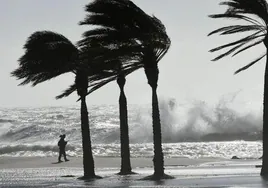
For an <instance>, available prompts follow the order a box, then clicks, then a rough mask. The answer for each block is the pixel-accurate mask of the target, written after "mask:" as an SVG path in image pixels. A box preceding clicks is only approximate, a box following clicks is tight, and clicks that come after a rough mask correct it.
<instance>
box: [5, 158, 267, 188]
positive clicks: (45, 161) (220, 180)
mask: <svg viewBox="0 0 268 188" xmlns="http://www.w3.org/2000/svg"><path fill="white" fill-rule="evenodd" d="M56 162H57V158H56V157H1V158H0V180H1V181H0V187H237V188H238V187H266V186H268V183H267V182H266V181H265V180H263V179H262V178H261V177H260V176H259V172H260V168H256V165H260V164H261V160H253V159H252V160H224V159H219V158H202V159H188V158H167V159H165V169H166V173H167V174H169V175H172V176H174V177H175V179H173V180H165V181H158V182H155V181H144V180H141V179H142V178H143V177H145V176H147V175H151V174H152V173H153V168H152V160H151V158H132V159H131V162H132V167H133V171H134V172H137V173H138V174H136V175H131V176H118V175H116V173H117V172H119V167H120V158H112V157H98V158H95V166H96V174H98V175H100V176H102V177H103V179H100V180H96V181H90V182H87V181H82V180H78V179H77V178H78V177H80V176H82V175H83V168H82V158H76V157H72V158H70V161H69V162H63V163H56Z"/></svg>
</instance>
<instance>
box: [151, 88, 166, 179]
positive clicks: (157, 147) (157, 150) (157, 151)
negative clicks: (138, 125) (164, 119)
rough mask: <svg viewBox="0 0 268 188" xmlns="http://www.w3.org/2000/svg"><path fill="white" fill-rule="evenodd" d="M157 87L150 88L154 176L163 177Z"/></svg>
mask: <svg viewBox="0 0 268 188" xmlns="http://www.w3.org/2000/svg"><path fill="white" fill-rule="evenodd" d="M156 89H157V87H152V93H153V96H152V107H153V111H152V116H153V141H154V159H153V163H154V176H155V177H159V178H161V177H163V176H164V155H163V150H162V135H161V122H160V112H159V106H158V97H157V93H156Z"/></svg>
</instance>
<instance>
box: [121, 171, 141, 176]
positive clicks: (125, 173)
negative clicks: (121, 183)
mask: <svg viewBox="0 0 268 188" xmlns="http://www.w3.org/2000/svg"><path fill="white" fill-rule="evenodd" d="M134 174H138V173H136V172H132V171H128V172H122V171H120V172H118V173H117V175H134Z"/></svg>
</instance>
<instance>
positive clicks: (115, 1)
mask: <svg viewBox="0 0 268 188" xmlns="http://www.w3.org/2000/svg"><path fill="white" fill-rule="evenodd" d="M86 11H87V12H88V13H89V14H88V15H87V16H86V18H85V19H84V21H83V22H81V23H80V24H81V25H95V26H97V27H96V28H95V29H91V30H89V31H87V32H85V33H84V35H83V40H81V41H79V46H80V47H82V48H85V47H87V46H88V45H89V44H91V43H94V42H98V43H101V44H102V45H105V46H109V47H112V48H115V51H116V53H117V55H118V56H122V55H123V56H127V57H132V55H129V53H133V52H134V53H135V55H134V57H135V58H136V59H135V58H134V59H135V60H136V61H135V60H134V62H136V64H135V65H142V66H143V67H144V68H145V73H146V76H147V79H148V83H149V85H150V86H151V87H152V90H153V98H152V100H153V102H152V103H153V130H154V152H155V156H154V170H155V173H154V175H153V176H152V177H150V178H153V179H161V178H168V177H169V176H166V175H165V174H164V160H163V152H162V145H161V124H160V116H159V107H158V99H157V93H156V89H157V81H158V73H159V70H158V66H157V64H158V62H159V61H160V60H161V58H162V57H163V56H164V55H165V53H166V52H167V50H168V48H169V46H170V39H169V38H168V36H167V34H166V31H165V27H164V25H163V24H162V23H161V21H160V20H158V19H157V18H156V17H151V16H149V15H147V14H146V13H145V12H144V11H142V10H141V9H140V8H139V7H137V6H136V5H135V4H134V3H133V2H131V1H129V0H110V1H103V0H95V1H93V2H92V3H90V4H88V5H87V6H86ZM132 60H133V59H132ZM127 62H129V61H128V60H126V61H124V62H123V63H122V64H123V65H124V64H125V63H127ZM131 62H132V61H131ZM118 78H120V76H119V77H118ZM121 79H122V78H121ZM122 83H124V81H122V82H118V84H120V85H119V87H120V88H123V87H122V86H123V85H124V84H122ZM121 91H122V90H121ZM120 96H121V94H120ZM123 96H124V94H123ZM120 98H121V97H120ZM122 98H125V97H122ZM122 98H121V99H122ZM124 100H125V99H124ZM120 103H122V101H121V100H120ZM123 103H124V101H123ZM120 106H121V104H120ZM122 106H124V112H122V113H123V115H121V116H120V117H121V118H122V119H121V122H122V123H121V124H120V125H121V126H120V127H121V130H120V131H121V133H120V135H121V149H122V148H124V146H123V145H122V143H127V144H126V145H125V146H126V148H127V145H128V132H127V131H126V130H127V129H125V131H126V132H125V131H124V130H123V128H122V126H124V127H126V126H127V123H126V122H125V121H126V120H127V117H126V115H127V111H126V105H125V104H123V105H122ZM120 112H121V110H120ZM123 122H124V123H123ZM124 134H125V135H127V136H126V137H125V138H122V135H124ZM125 139H127V141H126V140H125ZM128 147H129V146H128ZM121 151H122V152H124V154H126V153H128V154H127V155H124V154H122V153H121V158H122V166H121V172H122V171H123V170H122V169H124V161H129V159H124V158H125V157H126V158H129V149H128V150H127V149H126V150H124V149H122V150H121ZM125 164H129V165H130V163H125ZM125 169H131V167H130V166H127V165H126V168H125Z"/></svg>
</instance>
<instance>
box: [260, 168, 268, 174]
mask: <svg viewBox="0 0 268 188" xmlns="http://www.w3.org/2000/svg"><path fill="white" fill-rule="evenodd" d="M261 176H262V177H268V169H267V168H265V169H264V168H263V166H262V169H261Z"/></svg>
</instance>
